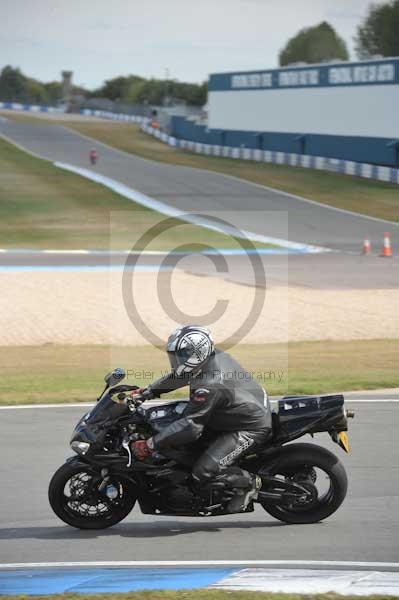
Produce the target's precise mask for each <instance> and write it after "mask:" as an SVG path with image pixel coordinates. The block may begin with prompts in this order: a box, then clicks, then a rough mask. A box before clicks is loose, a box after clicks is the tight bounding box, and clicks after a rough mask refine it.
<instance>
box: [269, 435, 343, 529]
mask: <svg viewBox="0 0 399 600" xmlns="http://www.w3.org/2000/svg"><path fill="white" fill-rule="evenodd" d="M262 474H265V475H266V474H267V475H271V476H273V477H277V478H279V479H282V480H289V481H292V482H295V483H298V484H299V485H301V486H303V487H304V488H305V489H307V490H308V492H309V496H308V498H307V499H306V500H304V499H300V500H296V501H293V500H286V501H284V502H281V503H274V502H273V503H272V502H269V501H262V493H261V492H262V490H261V491H260V494H259V502H260V504H261V505H262V507H263V508H264V509H265V511H266V512H268V513H269V514H270V515H272V516H273V517H275V518H276V519H279V520H280V521H284V522H285V523H296V524H307V523H317V522H318V521H322V520H323V519H326V518H327V517H329V516H330V515H332V514H333V513H334V512H335V511H336V510H337V509H338V508H339V507H340V506H341V504H342V502H343V501H344V499H345V496H346V492H347V488H348V479H347V476H346V472H345V469H344V466H343V465H342V463H341V462H340V461H339V460H338V458H337V457H336V456H335V455H334V454H333V453H332V452H330V451H329V450H326V449H325V448H322V447H320V446H316V445H314V444H291V445H289V446H285V447H283V448H281V451H280V452H279V453H278V454H277V456H275V457H273V459H272V460H271V463H270V465H265V466H264V467H263V468H262V469H261V470H260V471H259V475H260V476H262ZM265 491H267V487H265Z"/></svg>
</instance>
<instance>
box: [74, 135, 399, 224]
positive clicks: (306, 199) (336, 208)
mask: <svg viewBox="0 0 399 600" xmlns="http://www.w3.org/2000/svg"><path fill="white" fill-rule="evenodd" d="M142 131H144V130H142ZM145 133H147V132H145ZM148 135H151V134H148ZM85 137H86V136H85ZM152 137H154V136H152ZM88 139H90V138H88ZM156 139H157V140H158V141H159V142H161V143H164V144H167V143H168V142H163V140H161V139H160V138H156ZM93 141H94V140H93ZM104 145H106V144H104ZM107 147H108V148H111V146H107ZM178 150H181V151H182V152H186V153H187V152H188V153H190V154H192V153H193V151H192V150H187V149H185V148H178ZM120 152H122V151H120ZM123 154H126V153H125V152H123ZM135 156H136V155H135ZM140 158H141V157H140ZM214 158H220V157H214ZM222 158H223V157H222ZM229 158H231V157H229ZM144 160H148V159H144ZM240 160H242V159H240ZM149 162H156V161H149ZM246 162H247V161H246ZM251 162H252V161H251ZM253 162H255V161H253ZM256 163H257V164H267V163H262V162H257V161H256ZM273 164H276V163H273ZM179 166H184V165H179ZM283 166H288V167H289V166H290V165H283ZM184 168H190V169H195V170H196V171H202V172H207V171H210V172H211V173H218V174H219V175H223V177H228V178H229V179H235V180H236V181H240V182H241V183H248V184H249V185H252V186H255V187H257V188H261V189H263V190H267V191H269V192H275V193H276V194H282V195H283V196H286V197H288V198H292V199H294V200H301V201H302V202H308V203H309V204H315V205H316V206H320V207H321V208H327V209H329V210H335V211H336V212H342V213H344V214H349V215H353V216H354V217H361V218H363V219H368V220H371V221H378V222H380V223H388V224H389V225H393V226H398V225H399V223H396V222H395V221H387V220H386V219H379V218H378V217H371V216H369V215H364V214H362V213H357V212H354V211H352V210H347V209H345V208H339V207H337V206H330V205H329V204H323V203H322V202H317V200H310V199H309V198H304V197H303V196H298V195H297V194H291V193H290V192H285V191H283V190H279V189H277V188H272V187H270V186H268V185H262V184H261V183H255V182H254V181H250V180H249V179H242V178H241V177H236V176H235V175H228V174H227V173H222V172H220V171H212V170H211V169H201V168H200V167H185V166H184ZM295 168H298V167H295ZM299 168H301V166H300V165H299ZM325 173H326V174H336V175H347V176H349V175H348V174H347V173H335V172H334V171H325ZM350 177H353V175H350ZM373 181H375V182H378V181H379V180H377V179H375V180H373ZM383 183H389V182H383Z"/></svg>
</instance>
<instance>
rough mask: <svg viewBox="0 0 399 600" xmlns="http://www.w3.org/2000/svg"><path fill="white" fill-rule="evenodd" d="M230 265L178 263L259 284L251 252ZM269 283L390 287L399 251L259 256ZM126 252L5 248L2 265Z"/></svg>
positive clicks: (56, 264)
mask: <svg viewBox="0 0 399 600" xmlns="http://www.w3.org/2000/svg"><path fill="white" fill-rule="evenodd" d="M225 258H226V264H227V270H226V272H224V269H223V271H222V272H219V273H218V272H216V270H215V265H217V259H215V257H213V261H211V260H210V257H209V256H208V257H207V256H200V255H198V254H197V255H195V254H193V255H190V256H184V257H183V256H180V257H178V259H177V260H176V263H175V265H176V267H177V268H180V269H182V270H184V271H187V272H189V273H192V274H194V275H199V276H217V277H224V278H225V279H227V280H231V281H234V282H237V283H241V284H244V285H253V283H254V275H253V271H252V268H248V267H249V266H250V265H249V263H248V256H246V255H243V256H226V257H225ZM259 258H260V260H261V261H262V265H263V267H262V270H263V271H264V273H265V275H266V286H267V287H270V286H271V285H280V286H281V285H282V286H284V285H290V286H305V287H307V288H316V289H352V290H353V289H389V288H397V287H398V273H397V265H398V260H399V257H398V256H393V257H392V258H390V259H388V260H387V259H381V258H380V257H378V256H361V255H360V254H358V255H356V254H346V253H344V252H334V253H332V252H331V253H322V254H286V255H259ZM164 259H165V254H164V253H159V254H150V255H142V256H141V257H140V262H139V264H140V265H141V266H152V267H154V266H155V267H160V266H161V264H162V262H163V261H164ZM126 260H127V255H126V253H122V252H121V253H118V252H116V253H114V254H112V255H110V254H109V253H108V252H107V251H104V252H93V253H90V252H88V253H82V254H80V253H76V252H68V251H65V252H62V253H59V252H54V253H51V252H47V251H46V252H42V251H40V250H39V251H35V250H30V251H29V250H27V251H20V250H18V251H8V252H0V269H2V268H6V269H8V268H12V269H19V268H23V269H25V268H33V269H34V268H48V269H51V270H53V269H54V270H57V269H60V268H65V267H68V268H71V269H76V270H79V269H81V268H89V269H90V268H104V269H108V268H109V267H123V266H124V265H125V263H126Z"/></svg>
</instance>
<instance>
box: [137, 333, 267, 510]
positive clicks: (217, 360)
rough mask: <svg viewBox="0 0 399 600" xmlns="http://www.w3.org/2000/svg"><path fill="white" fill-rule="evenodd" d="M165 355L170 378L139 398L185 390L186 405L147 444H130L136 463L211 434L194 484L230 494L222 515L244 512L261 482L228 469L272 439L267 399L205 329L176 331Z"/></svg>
mask: <svg viewBox="0 0 399 600" xmlns="http://www.w3.org/2000/svg"><path fill="white" fill-rule="evenodd" d="M166 350H167V354H168V357H169V361H170V365H171V369H172V370H171V372H170V373H168V374H167V375H165V376H163V377H161V378H160V379H158V380H157V381H155V382H154V383H152V384H151V385H150V386H149V387H148V388H146V389H141V390H140V391H139V393H140V394H141V396H142V399H143V400H149V399H152V398H159V397H160V396H161V395H162V394H165V393H168V392H172V391H175V390H177V389H179V388H181V387H183V386H185V385H189V386H190V400H189V402H188V404H187V406H186V408H185V410H184V413H183V414H182V418H181V419H179V420H177V421H174V422H173V423H172V424H170V425H169V426H167V427H166V428H165V429H163V430H162V431H161V432H160V433H157V434H156V435H155V436H153V437H152V438H150V439H148V440H139V441H136V442H134V443H133V444H132V448H133V451H134V453H135V455H136V458H138V459H144V458H145V457H147V456H150V455H151V454H152V453H153V452H154V451H159V452H161V453H162V450H165V449H167V448H176V447H178V446H181V445H185V444H190V443H192V442H194V441H196V440H198V439H199V438H200V437H201V435H202V434H203V432H204V430H205V431H207V432H208V433H209V432H210V433H213V434H214V438H215V439H214V441H212V442H211V443H210V445H209V446H208V447H207V449H206V451H205V452H204V453H203V454H202V456H201V457H200V458H199V459H198V460H197V462H196V463H195V464H194V467H193V472H192V474H193V479H194V481H195V482H196V483H197V484H198V485H199V486H201V487H204V486H212V485H214V484H215V483H218V484H219V485H220V484H221V483H222V484H224V485H225V486H226V487H227V488H229V489H230V490H234V493H235V495H234V496H233V498H232V499H231V500H230V501H229V502H228V505H227V510H228V511H229V512H231V513H235V512H242V511H245V510H246V508H247V507H248V504H249V502H250V501H251V500H253V499H255V498H256V496H257V492H258V490H259V489H260V486H261V480H260V477H257V476H252V475H251V474H250V473H248V472H247V471H245V470H244V469H240V468H238V467H235V466H233V463H234V462H235V461H236V460H237V459H238V458H239V457H240V456H242V455H244V454H246V453H250V452H251V451H252V450H253V447H254V446H255V445H258V444H264V443H265V442H266V441H267V440H268V438H269V437H270V436H271V411H270V407H269V404H268V401H267V397H266V394H265V392H264V390H263V389H262V388H261V387H260V386H259V385H258V383H257V382H256V381H254V379H253V378H252V377H251V375H250V374H249V373H248V372H246V371H245V370H244V369H243V367H241V365H240V364H239V363H237V362H236V361H235V360H234V359H233V358H232V357H231V356H230V355H229V354H227V353H225V352H223V351H220V350H218V349H215V347H214V343H213V340H212V337H211V334H210V332H209V331H208V330H207V329H205V328H204V327H199V326H195V325H186V326H184V327H180V328H178V329H176V330H175V331H174V332H173V333H172V334H171V335H170V337H169V339H168V342H167V347H166ZM133 394H135V393H133Z"/></svg>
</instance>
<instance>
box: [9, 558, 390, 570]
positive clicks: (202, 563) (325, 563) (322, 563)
mask: <svg viewBox="0 0 399 600" xmlns="http://www.w3.org/2000/svg"><path fill="white" fill-rule="evenodd" d="M230 565H231V566H242V567H245V566H248V567H249V566H270V567H279V566H281V567H284V566H299V567H301V566H302V567H310V566H312V567H338V568H348V567H349V568H352V567H359V568H366V569H399V563H398V562H361V561H355V562H353V561H334V560H122V561H76V562H32V563H2V564H0V569H42V568H46V567H54V568H57V567H58V568H59V567H211V566H216V567H219V566H220V567H224V566H230Z"/></svg>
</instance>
